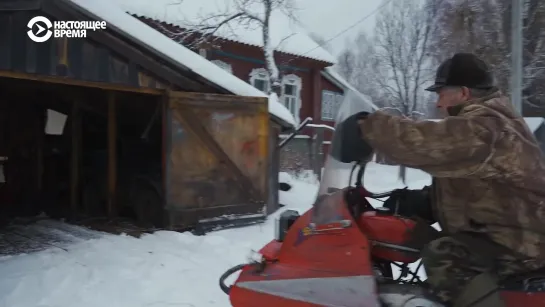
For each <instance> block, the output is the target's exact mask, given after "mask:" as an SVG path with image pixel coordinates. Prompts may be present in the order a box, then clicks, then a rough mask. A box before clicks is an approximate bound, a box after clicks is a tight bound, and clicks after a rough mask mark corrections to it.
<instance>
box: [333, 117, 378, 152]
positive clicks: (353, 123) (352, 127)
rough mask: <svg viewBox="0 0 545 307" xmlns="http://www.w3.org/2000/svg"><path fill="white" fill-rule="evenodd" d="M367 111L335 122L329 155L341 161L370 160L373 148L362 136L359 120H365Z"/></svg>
mask: <svg viewBox="0 0 545 307" xmlns="http://www.w3.org/2000/svg"><path fill="white" fill-rule="evenodd" d="M368 115H369V113H368V112H360V113H357V114H354V115H352V116H350V117H348V118H347V119H345V120H344V121H342V122H340V123H338V124H337V126H336V127H335V134H334V135H333V141H332V142H331V145H332V147H331V155H332V156H333V157H334V158H335V159H337V160H338V161H341V162H343V163H352V162H359V161H366V160H370V159H371V157H372V156H373V148H371V146H370V145H369V144H368V143H367V142H366V141H365V140H364V139H363V138H362V135H361V128H360V124H359V121H361V120H365V118H366V117H367V116H368Z"/></svg>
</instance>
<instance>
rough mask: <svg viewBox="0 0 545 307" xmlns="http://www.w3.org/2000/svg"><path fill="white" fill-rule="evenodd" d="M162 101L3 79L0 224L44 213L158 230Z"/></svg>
mask: <svg viewBox="0 0 545 307" xmlns="http://www.w3.org/2000/svg"><path fill="white" fill-rule="evenodd" d="M109 101H112V103H109ZM160 101H161V100H160V96H158V95H148V94H141V93H131V92H112V91H109V90H104V89H99V88H90V87H83V86H74V85H65V84H54V83H46V82H40V81H31V80H23V79H13V78H0V219H1V220H2V221H3V222H4V223H6V222H9V221H10V220H11V219H13V218H14V217H22V216H35V215H38V214H40V213H45V214H46V215H47V216H49V217H53V218H69V219H70V220H71V221H75V222H77V221H82V220H85V219H89V218H96V217H119V216H126V217H130V218H134V219H135V220H139V221H140V222H141V223H147V224H149V225H159V224H161V223H162V219H163V211H162V210H163V209H162V208H163V206H162V167H161V166H162V112H161V110H162V106H161V103H160ZM109 114H110V115H109ZM109 116H110V118H109ZM112 122H115V124H114V125H111V123H112ZM109 123H110V125H109ZM109 133H110V134H111V135H115V138H109V137H108V135H109ZM114 139H115V142H112V141H110V140H114ZM112 143H113V146H112ZM112 147H113V148H114V149H113V150H112ZM111 153H114V155H110V154H111ZM110 156H112V157H113V158H110ZM108 165H113V167H112V168H109V167H108ZM112 169H114V170H113V171H112ZM112 176H113V178H114V180H110V179H109V177H112ZM112 182H113V183H114V184H113V186H114V189H115V190H114V193H112V188H111V186H112V184H111V183H112ZM112 194H113V195H115V197H111V198H109V197H108V196H109V195H112Z"/></svg>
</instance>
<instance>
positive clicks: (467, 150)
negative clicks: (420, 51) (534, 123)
mask: <svg viewBox="0 0 545 307" xmlns="http://www.w3.org/2000/svg"><path fill="white" fill-rule="evenodd" d="M427 90H428V91H432V92H436V93H437V94H438V96H439V97H438V101H437V107H438V108H440V109H441V110H443V111H445V112H446V113H447V114H448V115H447V116H446V117H445V118H444V119H443V120H441V121H438V122H434V121H415V120H411V119H408V118H405V117H399V116H392V115H388V114H386V113H384V112H382V111H377V112H375V113H373V114H368V113H359V114H356V115H354V116H352V117H351V118H349V119H347V120H346V121H345V122H344V123H343V124H342V125H341V127H339V128H341V129H342V130H343V131H344V132H345V133H344V135H345V136H343V137H344V138H346V137H352V138H356V137H360V138H362V139H363V140H364V142H361V144H360V145H359V146H362V147H368V148H369V151H370V150H371V148H374V149H375V150H376V151H377V152H380V153H381V154H383V155H385V156H386V157H387V158H388V159H389V160H390V161H393V162H394V163H397V164H400V165H404V166H407V167H411V168H416V169H421V170H423V171H425V172H427V173H429V174H431V175H432V176H433V182H432V184H431V186H428V187H426V188H424V189H423V190H407V189H402V190H396V191H395V192H394V194H393V195H392V196H391V197H390V198H389V199H388V200H387V201H386V203H385V206H386V207H390V208H394V207H396V210H403V211H404V215H407V214H409V215H411V214H412V215H415V214H416V215H419V216H420V217H421V218H424V219H426V220H429V222H435V221H437V222H439V225H440V226H441V228H442V234H441V237H439V238H434V239H433V240H431V241H429V240H428V242H429V243H427V245H426V247H425V248H424V250H423V253H422V261H423V263H424V267H425V269H426V273H427V275H428V280H427V283H428V286H429V288H430V290H431V292H432V293H433V294H434V295H435V296H436V297H437V298H439V299H440V300H442V301H443V302H445V303H446V304H447V305H451V306H456V307H458V306H464V305H465V304H466V302H468V301H471V299H472V297H474V296H475V295H477V294H476V293H477V292H478V293H480V294H482V293H483V291H485V292H486V291H488V292H487V293H489V292H490V293H491V292H496V293H497V282H498V280H501V279H502V278H504V277H506V276H510V275H515V274H521V273H524V272H527V271H531V270H535V269H538V268H540V267H543V266H545V161H544V159H543V157H542V152H541V150H540V149H539V146H538V144H537V142H536V140H535V138H534V136H533V134H532V132H531V131H530V130H529V128H528V127H527V125H526V124H525V122H524V119H523V118H522V117H521V116H520V115H519V114H517V112H516V111H515V110H514V109H513V107H512V105H511V104H510V102H509V99H508V98H506V97H504V96H503V95H502V94H501V93H500V91H499V90H498V88H497V87H496V86H494V83H493V77H492V75H491V73H490V72H489V69H488V67H487V65H486V64H485V63H484V62H483V61H482V60H481V59H479V58H477V57H476V56H475V55H473V54H467V53H458V54H456V55H454V56H453V57H452V58H450V59H448V60H447V61H445V62H444V63H442V64H441V65H440V66H439V68H438V70H437V74H436V80H435V84H434V85H433V86H431V87H430V88H428V89H427ZM348 131H350V132H353V133H352V134H351V135H352V136H350V133H346V132H348ZM366 142H367V143H368V144H367V143H366ZM369 145H370V146H369ZM359 152H361V151H359ZM396 204H397V205H399V206H397V205H396ZM423 239H424V238H423ZM473 306H486V307H489V306H490V307H491V306H495V307H501V306H503V302H502V301H501V298H500V296H499V295H490V296H488V297H487V298H486V299H485V300H484V301H481V302H479V303H478V304H476V305H473Z"/></svg>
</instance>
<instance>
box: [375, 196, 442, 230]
mask: <svg viewBox="0 0 545 307" xmlns="http://www.w3.org/2000/svg"><path fill="white" fill-rule="evenodd" d="M429 190H430V188H429V187H425V188H423V189H422V190H408V189H407V188H404V189H397V190H394V191H393V192H392V194H391V195H390V197H389V198H388V199H387V200H386V201H385V202H384V204H383V206H384V207H386V208H388V209H390V211H392V212H397V214H398V215H401V216H405V217H415V216H416V217H419V218H421V219H424V220H426V221H428V222H430V223H435V218H434V216H433V211H432V205H431V196H430V193H429V192H430V191H429Z"/></svg>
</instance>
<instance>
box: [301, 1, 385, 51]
mask: <svg viewBox="0 0 545 307" xmlns="http://www.w3.org/2000/svg"><path fill="white" fill-rule="evenodd" d="M381 4H382V0H297V5H298V7H299V11H298V12H297V15H298V16H299V20H300V21H301V23H303V24H304V25H306V27H307V28H308V29H309V30H310V31H313V32H315V33H317V34H319V35H321V36H322V37H323V38H324V39H326V40H327V39H330V38H332V37H334V36H336V35H337V34H338V33H339V32H341V31H343V30H345V29H346V28H348V27H350V26H351V25H353V24H354V23H356V22H357V21H358V20H359V19H362V18H363V17H365V16H367V15H369V14H370V13H371V12H373V11H374V10H376V9H377V8H378V7H379V6H380V5H381ZM375 15H376V13H375V14H373V15H372V16H371V17H369V18H367V19H366V20H365V21H363V22H361V23H360V24H358V25H357V26H355V27H354V28H352V29H350V30H348V31H347V32H346V33H344V34H342V35H340V36H339V37H337V38H335V39H333V40H332V41H331V42H330V43H329V45H330V46H329V47H331V48H332V52H334V53H335V54H334V55H336V54H337V53H338V52H340V51H341V50H342V48H343V46H344V44H345V42H346V40H347V39H350V38H353V37H354V36H356V35H357V34H358V33H359V31H362V30H365V31H372V30H373V29H374V25H375V18H374V17H375Z"/></svg>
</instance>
